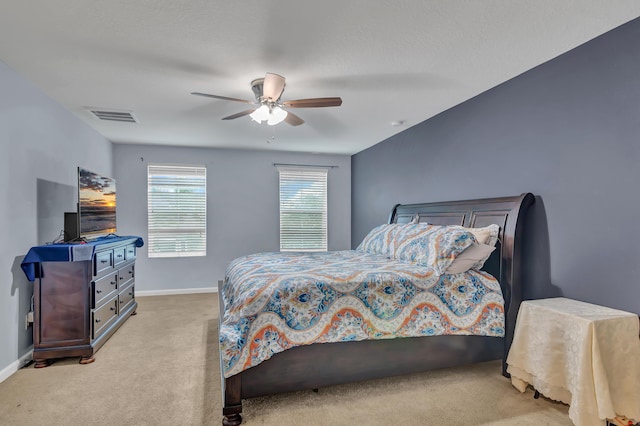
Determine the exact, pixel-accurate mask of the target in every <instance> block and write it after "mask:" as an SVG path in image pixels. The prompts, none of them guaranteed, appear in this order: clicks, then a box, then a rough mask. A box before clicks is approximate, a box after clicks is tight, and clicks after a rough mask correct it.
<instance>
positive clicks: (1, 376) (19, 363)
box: [0, 350, 33, 383]
mask: <svg viewBox="0 0 640 426" xmlns="http://www.w3.org/2000/svg"><path fill="white" fill-rule="evenodd" d="M32 355H33V350H30V351H29V352H27V353H26V354H24V355H22V356H21V357H20V358H19V359H17V360H15V361H14V362H12V363H11V364H9V365H8V366H7V367H6V368H4V369H3V370H2V371H0V383H2V382H4V381H5V380H7V379H8V378H9V377H11V376H12V375H13V374H14V373H15V372H16V371H18V370H20V369H21V368H22V367H24V366H25V365H27V364H29V363H30V362H31V360H32Z"/></svg>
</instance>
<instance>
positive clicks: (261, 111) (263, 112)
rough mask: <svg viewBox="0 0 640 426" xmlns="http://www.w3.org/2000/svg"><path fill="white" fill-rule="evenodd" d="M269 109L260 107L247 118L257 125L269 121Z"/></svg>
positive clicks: (264, 106) (263, 106)
mask: <svg viewBox="0 0 640 426" xmlns="http://www.w3.org/2000/svg"><path fill="white" fill-rule="evenodd" d="M269 115H270V114H269V107H268V106H266V105H264V104H263V105H261V106H260V107H259V108H258V109H256V110H255V111H253V112H252V113H251V114H249V117H251V119H252V120H253V121H255V122H257V123H258V124H260V123H262V122H263V121H265V120H268V119H269Z"/></svg>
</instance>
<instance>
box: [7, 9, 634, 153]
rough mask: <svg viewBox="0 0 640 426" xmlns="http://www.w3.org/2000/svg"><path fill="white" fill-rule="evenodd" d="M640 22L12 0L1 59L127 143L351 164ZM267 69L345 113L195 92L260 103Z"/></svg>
mask: <svg viewBox="0 0 640 426" xmlns="http://www.w3.org/2000/svg"><path fill="white" fill-rule="evenodd" d="M638 16H640V1H638V0H611V1H608V0H537V1H531V0H447V1H444V0H443V1H434V0H352V1H347V0H320V1H305V0H249V1H241V0H236V1H230V0H224V1H222V0H109V1H96V0H56V1H51V0H0V60H2V61H4V62H5V63H6V64H7V65H9V66H10V67H11V68H13V69H14V70H16V71H17V72H18V73H20V74H21V75H23V76H24V77H25V78H27V79H28V80H30V81H32V82H33V83H34V84H35V85H37V86H38V87H39V88H41V89H42V90H43V91H44V92H45V93H47V94H48V95H49V96H50V97H52V98H53V99H55V100H57V101H58V102H59V103H61V104H62V105H63V106H65V107H66V108H67V109H69V110H70V111H72V112H73V113H75V114H76V115H77V116H78V117H80V118H81V119H82V120H84V121H85V122H86V123H87V124H89V125H90V126H92V127H93V128H95V129H96V130H97V131H98V132H100V133H101V134H103V135H104V136H105V137H107V138H108V139H109V140H111V141H114V142H117V143H143V144H167V145H185V146H197V147H228V148H241V149H275V150H287V151H301V152H321V153H338V154H353V153H356V152H359V151H361V150H363V149H365V148H367V147H369V146H372V145H374V144H376V143H378V142H380V141H382V140H384V139H386V138H388V137H389V136H392V135H393V134H395V133H398V132H400V131H402V130H404V129H406V128H408V127H410V126H413V125H415V124H417V123H419V122H421V121H423V120H425V119H427V118H429V117H432V116H434V115H436V114H438V113H440V112H442V111H444V110H446V109H448V108H450V107H452V106H454V105H456V104H459V103H460V102H463V101H465V100H467V99H469V98H471V97H473V96H475V95H477V94H479V93H481V92H483V91H485V90H487V89H490V88H491V87H494V86H496V85H498V84H500V83H502V82H504V81H506V80H508V79H510V78H512V77H515V76H517V75H518V74H521V73H522V72H524V71H527V70H528V69H531V68H532V67H535V66H536V65H539V64H541V63H543V62H545V61H547V60H549V59H551V58H553V57H555V56H558V55H559V54H561V53H563V52H566V51H568V50H570V49H572V48H574V47H576V46H578V45H580V44H582V43H584V42H586V41H588V40H590V39H592V38H594V37H596V36H598V35H600V34H602V33H604V32H606V31H608V30H610V29H613V28H615V27H617V26H619V25H621V24H623V23H625V22H627V21H629V20H631V19H634V18H636V17H638ZM266 72H273V73H277V74H281V75H283V76H285V77H286V78H287V87H286V90H285V92H284V94H283V96H282V99H283V100H285V101H286V100H293V99H300V98H312V97H329V96H340V97H342V99H343V104H342V106H341V107H335V108H315V109H306V108H305V109H296V110H294V112H295V113H296V114H297V115H299V116H300V117H301V118H303V119H304V120H306V123H305V124H303V125H302V126H298V127H291V126H289V125H287V124H286V123H281V124H279V125H277V126H267V125H266V124H262V125H259V124H257V123H254V122H252V121H251V119H250V118H249V117H246V116H245V117H242V118H238V119H236V120H231V121H222V120H220V119H221V118H222V117H225V116H227V115H230V114H234V113H236V112H239V111H242V110H244V109H246V108H247V105H245V104H242V103H236V102H229V101H222V100H215V99H209V98H203V97H197V96H192V95H190V94H189V93H190V92H192V91H197V92H207V93H214V94H218V95H223V96H229V97H235V98H242V99H249V100H253V99H254V98H253V94H252V92H251V88H250V82H251V80H253V79H255V78H260V77H264V74H265V73H266ZM87 107H97V108H103V109H115V110H125V111H133V114H134V115H135V116H136V117H137V118H138V120H139V123H137V124H134V123H114V122H105V121H100V120H98V119H97V118H95V117H93V116H92V115H91V114H89V113H88V112H87V110H86V108H87ZM397 121H402V122H403V123H404V124H403V125H401V126H392V122H397ZM35 124H37V123H34V125H35Z"/></svg>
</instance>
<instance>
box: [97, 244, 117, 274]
mask: <svg viewBox="0 0 640 426" xmlns="http://www.w3.org/2000/svg"><path fill="white" fill-rule="evenodd" d="M112 268H113V250H105V251H100V252H98V253H96V254H95V256H93V275H94V276H95V277H98V276H100V275H102V274H103V273H104V272H105V271H108V270H109V269H112Z"/></svg>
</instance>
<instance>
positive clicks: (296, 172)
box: [278, 166, 327, 251]
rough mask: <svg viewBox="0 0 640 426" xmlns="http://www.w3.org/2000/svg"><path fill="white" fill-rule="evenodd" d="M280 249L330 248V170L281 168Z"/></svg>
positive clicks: (306, 249)
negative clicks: (328, 175) (328, 232)
mask: <svg viewBox="0 0 640 426" xmlns="http://www.w3.org/2000/svg"><path fill="white" fill-rule="evenodd" d="M278 172H279V173H280V250H281V251H326V250H327V169H318V168H307V167H305V168H301V167H298V168H295V167H282V166H280V167H278Z"/></svg>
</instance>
